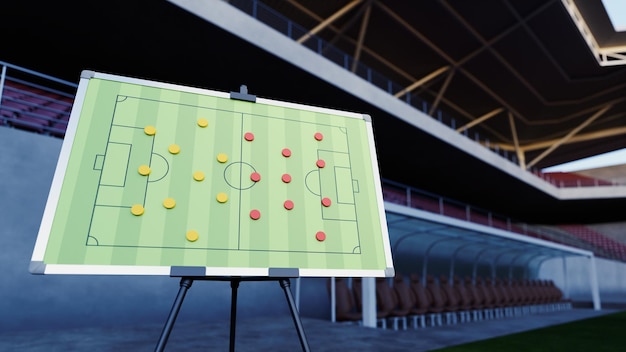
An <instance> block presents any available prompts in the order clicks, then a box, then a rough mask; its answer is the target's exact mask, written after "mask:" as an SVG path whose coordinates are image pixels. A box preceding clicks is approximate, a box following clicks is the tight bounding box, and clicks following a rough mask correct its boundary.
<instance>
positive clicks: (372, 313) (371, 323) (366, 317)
mask: <svg viewBox="0 0 626 352" xmlns="http://www.w3.org/2000/svg"><path fill="white" fill-rule="evenodd" d="M361 290H362V291H361V292H363V302H362V304H363V326H367V327H370V328H375V327H376V279H375V278H373V277H364V278H363V279H362V280H361Z"/></svg>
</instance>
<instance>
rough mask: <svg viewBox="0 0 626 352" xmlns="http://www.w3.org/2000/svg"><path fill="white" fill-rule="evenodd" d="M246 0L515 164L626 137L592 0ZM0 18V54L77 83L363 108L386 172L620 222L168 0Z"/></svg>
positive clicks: (464, 197) (610, 41)
mask: <svg viewBox="0 0 626 352" xmlns="http://www.w3.org/2000/svg"><path fill="white" fill-rule="evenodd" d="M181 2H188V3H192V2H193V1H181ZM213 2H214V1H207V2H206V6H210V5H211V3H213ZM249 2H250V1H241V0H237V1H231V3H233V4H237V3H249ZM259 2H260V3H263V4H264V5H266V6H268V7H270V8H272V9H273V10H275V11H276V12H278V13H280V14H282V15H284V16H285V17H286V18H288V19H290V20H292V21H293V22H294V23H296V24H298V25H300V26H303V27H304V28H306V29H308V30H310V31H314V34H315V35H316V36H318V37H320V38H322V39H324V40H325V41H327V42H330V43H332V44H333V45H334V46H335V47H336V48H338V49H340V50H342V51H343V52H346V53H348V54H350V55H351V57H352V58H358V60H357V61H358V63H359V64H360V65H366V66H367V67H370V68H372V69H373V70H375V71H376V72H377V73H380V74H381V75H382V76H385V77H387V78H389V79H391V80H392V81H394V82H395V83H396V84H397V85H398V86H400V87H403V88H404V89H403V90H402V94H400V95H399V99H404V98H405V97H407V96H410V98H411V99H418V100H420V101H425V102H426V104H427V106H428V109H426V110H427V112H431V111H432V113H433V115H436V112H435V111H443V112H445V113H446V116H450V119H452V118H453V119H454V126H455V128H456V129H458V132H459V133H463V132H464V131H465V129H466V128H467V131H468V132H467V133H468V135H469V136H470V137H471V138H474V137H473V136H478V139H479V140H480V141H482V143H483V144H484V143H485V141H487V140H488V141H489V146H490V147H492V148H495V147H496V146H497V148H498V149H499V150H501V151H502V150H506V151H507V152H508V153H509V155H511V156H516V157H517V160H518V162H519V163H520V164H521V167H520V168H519V173H523V172H524V171H523V169H524V168H525V167H536V168H543V167H547V166H552V165H556V164H560V163H563V162H568V161H571V160H575V159H579V158H582V157H587V156H590V155H595V154H598V153H603V152H607V151H611V150H616V149H620V148H624V147H626V65H623V64H624V61H626V60H625V58H624V51H625V49H624V48H625V47H626V41H624V35H626V33H624V32H616V31H615V30H614V28H613V27H611V26H610V21H609V18H608V15H607V14H606V12H605V11H604V10H603V8H602V7H601V6H600V5H601V2H600V1H582V0H577V1H574V0H550V1H544V0H490V1H481V2H469V1H464V0H440V1H435V0H432V1H420V2H407V1H392V2H389V1H385V2H383V1H369V0H363V1H360V0H338V1H315V0H288V1H278V0H263V1H259ZM196 3H199V4H202V2H197V1H196ZM250 20H251V21H253V20H252V19H250ZM0 26H1V27H2V28H3V33H6V35H4V36H3V44H2V45H3V46H4V47H5V48H9V49H10V50H3V54H2V55H3V57H1V58H0V60H3V61H7V62H11V63H13V64H16V65H20V66H23V67H26V68H29V69H33V70H37V71H40V72H43V73H47V74H50V75H53V76H56V77H59V78H62V79H66V80H69V81H76V82H77V81H78V77H79V75H80V71H82V70H83V69H91V70H96V71H102V72H107V73H114V74H120V75H129V76H133V77H141V78H147V79H154V80H162V81H167V82H173V83H178V84H184V85H190V86H199V87H204V88H210V89H216V90H222V91H223V90H236V89H238V87H239V85H241V84H246V85H247V86H248V88H249V89H250V90H251V92H252V93H254V94H256V95H258V96H262V97H268V98H272V99H277V100H287V101H295V102H299V103H305V104H310V105H320V106H326V107H331V108H336V109H345V110H350V111H358V112H364V113H368V114H370V115H372V117H373V121H374V127H375V134H376V139H377V144H378V146H379V157H380V164H381V172H382V176H383V177H385V178H388V179H391V180H394V181H397V182H401V183H405V184H408V185H411V186H415V187H418V188H421V189H425V190H428V191H431V192H434V193H438V194H441V195H444V196H448V197H451V198H454V199H458V200H461V201H465V202H468V203H470V204H474V205H477V206H482V207H485V208H488V209H492V210H494V211H497V212H500V213H503V214H509V215H511V216H513V217H517V218H520V219H522V220H526V221H528V222H533V221H536V222H580V221H616V220H623V211H621V210H619V209H624V206H625V203H626V200H625V199H623V198H619V199H614V198H603V199H580V200H576V199H572V200H567V201H563V200H558V199H555V198H554V197H553V196H552V195H550V194H547V193H546V192H544V191H543V190H541V189H537V188H536V187H533V186H529V185H528V183H527V182H525V181H524V180H523V179H522V180H521V179H519V178H517V177H512V176H511V173H510V172H509V173H507V172H503V171H502V170H500V169H498V168H496V167H492V166H490V165H489V164H487V163H485V162H484V160H480V159H477V158H475V157H473V156H472V155H470V154H469V153H467V151H466V150H462V149H460V148H459V147H458V146H456V145H454V144H453V143H451V142H449V141H442V140H441V138H435V137H433V136H432V135H430V134H429V133H425V132H424V131H422V130H420V129H419V128H415V127H413V126H410V125H408V124H407V123H406V122H405V121H403V120H401V119H397V118H395V117H394V116H391V114H390V113H389V112H388V111H386V110H385V109H383V108H380V107H378V106H377V105H376V104H373V103H371V102H368V101H366V99H363V98H362V97H358V96H355V95H353V94H351V93H350V92H346V91H345V90H342V89H340V88H338V87H337V86H335V85H332V84H330V83H328V82H327V81H324V80H322V79H320V78H318V77H316V76H315V75H313V74H310V73H308V72H305V71H303V70H302V69H300V68H298V67H297V66H295V65H293V64H292V63H289V62H286V61H285V60H283V59H282V58H280V57H277V56H275V55H273V54H272V53H270V52H267V51H266V50H263V49H261V48H259V47H257V46H255V45H254V44H251V43H249V42H247V41H245V40H242V39H241V38H239V37H237V36H235V35H233V34H231V33H229V32H228V31H225V30H223V29H221V28H220V27H218V26H216V25H214V24H211V23H209V22H207V21H205V20H203V19H201V18H199V17H197V16H195V15H193V14H191V13H189V12H187V11H184V10H182V9H181V8H179V7H177V6H176V5H174V4H173V3H171V2H168V1H165V0H162V1H146V0H143V1H133V2H126V1H121V0H112V1H106V2H83V1H66V2H64V3H58V2H43V3H40V2H32V1H13V2H10V3H8V4H5V5H3V10H2V12H1V13H0ZM607 26H609V27H607ZM581 33H584V34H581ZM607 50H608V51H607ZM607 53H608V54H607ZM394 93H396V94H397V93H400V92H394ZM403 94H404V95H403ZM435 118H436V116H435ZM447 123H448V124H450V123H451V120H450V121H448V122H447ZM592 209H593V211H591V210H592Z"/></svg>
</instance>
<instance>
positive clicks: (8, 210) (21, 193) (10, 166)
mask: <svg viewBox="0 0 626 352" xmlns="http://www.w3.org/2000/svg"><path fill="white" fill-rule="evenodd" d="M61 144H62V140H60V139H56V138H52V137H48V136H42V135H37V134H33V133H29V132H24V131H20V130H15V129H10V128H7V127H3V126H0V150H1V151H2V152H1V153H0V180H1V181H2V183H1V184H0V201H1V202H2V204H1V207H0V271H1V272H2V274H3V275H2V276H0V297H1V299H0V330H2V331H7V330H20V329H27V328H28V329H30V328H45V327H49V326H54V327H75V326H88V325H94V324H96V325H100V326H107V325H124V324H136V323H141V322H147V321H149V322H159V321H163V323H164V324H165V321H166V320H167V316H168V314H169V311H170V309H171V307H172V303H173V302H174V299H175V297H176V294H177V293H178V289H179V279H177V278H170V277H158V276H106V275H101V276H90V275H31V274H30V273H29V271H28V266H29V263H30V258H31V255H32V251H33V247H34V244H35V239H36V237H37V232H38V230H39V224H40V222H41V216H42V214H43V211H44V208H45V203H46V199H47V196H48V192H49V188H50V184H51V183H52V177H53V174H54V170H55V168H56V162H57V158H58V154H59V152H60V150H61ZM295 287H296V281H295V280H292V292H294V295H295V292H296V290H295ZM301 288H302V290H301V295H300V297H301V312H302V313H301V314H302V315H303V316H311V317H320V318H329V317H330V311H329V309H330V308H329V307H330V303H329V299H328V294H327V291H326V283H325V281H324V280H323V279H302V281H301ZM238 294H239V299H238V300H237V309H238V314H237V317H238V319H245V317H251V316H260V315H284V316H285V318H286V319H290V312H289V307H288V305H287V301H286V299H285V295H284V292H283V290H282V289H281V287H280V285H279V284H278V282H275V281H269V282H242V283H241V285H240V287H239V291H238ZM230 303H231V289H230V285H229V283H228V282H221V281H195V282H194V283H193V285H192V287H191V289H190V290H189V291H188V293H187V296H186V298H185V301H184V304H183V306H182V309H181V311H180V315H179V317H178V320H179V321H180V320H183V319H188V320H194V321H196V320H198V321H202V320H205V321H214V320H215V319H219V320H224V322H225V324H226V325H225V326H227V324H228V319H229V317H230ZM320 307H323V308H320ZM156 338H158V336H157V337H156Z"/></svg>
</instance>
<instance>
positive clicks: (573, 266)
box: [539, 257, 626, 308]
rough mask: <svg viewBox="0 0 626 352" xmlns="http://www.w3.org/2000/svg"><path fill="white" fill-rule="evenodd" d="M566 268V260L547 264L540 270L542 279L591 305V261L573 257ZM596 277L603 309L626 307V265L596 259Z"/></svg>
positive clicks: (568, 259)
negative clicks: (552, 281) (551, 280)
mask: <svg viewBox="0 0 626 352" xmlns="http://www.w3.org/2000/svg"><path fill="white" fill-rule="evenodd" d="M563 264H564V263H563V259H552V260H549V261H546V262H544V263H543V265H542V266H541V268H540V269H539V277H540V278H549V279H553V280H554V282H555V284H556V285H557V286H559V287H561V288H562V289H563V291H564V293H565V295H566V296H567V297H569V298H571V299H573V300H574V301H575V302H579V303H582V304H587V303H589V304H590V303H591V301H592V296H591V286H590V271H589V259H587V258H583V257H569V258H567V259H566V260H565V268H564V265H563ZM596 273H597V277H598V287H599V291H600V302H601V304H602V306H603V307H605V308H610V307H616V306H618V307H622V308H623V307H626V263H623V262H617V261H613V260H607V259H602V258H596ZM566 275H567V276H566Z"/></svg>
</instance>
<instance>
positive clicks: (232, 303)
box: [229, 279, 239, 352]
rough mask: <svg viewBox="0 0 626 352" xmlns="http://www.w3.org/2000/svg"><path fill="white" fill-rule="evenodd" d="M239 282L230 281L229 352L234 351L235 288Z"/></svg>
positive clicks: (235, 320)
mask: <svg viewBox="0 0 626 352" xmlns="http://www.w3.org/2000/svg"><path fill="white" fill-rule="evenodd" d="M238 287H239V280H237V279H234V280H231V281H230V288H231V297H230V350H229V351H230V352H234V351H235V326H236V325H237V288H238Z"/></svg>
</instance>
